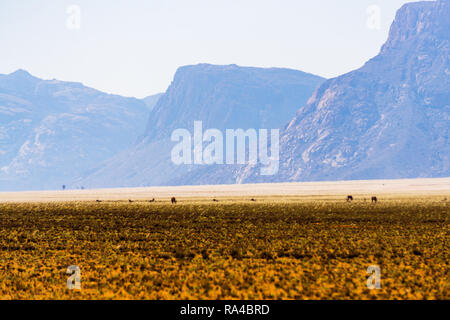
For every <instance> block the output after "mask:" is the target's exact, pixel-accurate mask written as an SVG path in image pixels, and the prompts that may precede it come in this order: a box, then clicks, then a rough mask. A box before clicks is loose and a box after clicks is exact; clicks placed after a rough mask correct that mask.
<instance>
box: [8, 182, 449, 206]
mask: <svg viewBox="0 0 450 320" xmlns="http://www.w3.org/2000/svg"><path fill="white" fill-rule="evenodd" d="M345 195H353V196H363V197H369V196H373V195H374V196H377V197H378V196H388V197H395V196H415V195H421V196H441V195H444V196H445V195H450V178H435V179H401V180H360V181H338V182H298V183H297V182H294V183H267V184H266V183H263V184H238V185H203V186H176V187H147V188H116V189H93V190H65V191H30V192H0V202H55V201H56V202H61V201H95V200H105V201H111V200H114V201H117V200H148V199H152V198H155V199H157V200H158V199H165V200H167V198H170V197H177V198H208V197H212V198H219V197H267V196H280V197H281V198H283V196H285V197H292V196H300V197H333V196H336V197H342V196H345Z"/></svg>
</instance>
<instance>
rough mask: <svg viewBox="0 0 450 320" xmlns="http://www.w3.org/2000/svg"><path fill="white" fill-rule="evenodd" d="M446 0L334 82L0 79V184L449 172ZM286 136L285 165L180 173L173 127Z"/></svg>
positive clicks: (213, 77) (232, 71)
mask: <svg viewBox="0 0 450 320" xmlns="http://www.w3.org/2000/svg"><path fill="white" fill-rule="evenodd" d="M449 18H450V2H449V1H448V0H440V1H435V2H415V3H408V4H406V5H404V6H403V7H402V8H401V9H400V10H399V11H398V12H397V15H396V18H395V21H394V23H393V24H392V26H391V30H390V33H389V38H388V40H387V41H386V43H385V44H384V45H383V47H382V48H381V50H380V53H379V54H378V55H377V56H375V57H374V58H373V59H371V60H369V61H368V62H367V63H366V64H365V65H364V66H363V67H361V68H360V69H358V70H355V71H352V72H350V73H347V74H344V75H342V76H339V77H337V78H334V79H329V80H325V79H323V78H320V77H318V76H315V75H311V74H307V73H304V72H301V71H295V70H289V69H277V68H272V69H262V68H250V67H238V66H236V65H228V66H214V65H208V64H199V65H194V66H185V67H181V68H179V69H178V71H177V72H176V74H175V77H174V79H173V81H172V83H171V84H170V86H169V88H168V90H167V91H166V92H165V93H164V94H162V95H156V96H151V97H148V98H145V99H142V100H138V99H134V98H124V97H120V96H115V95H108V94H105V93H102V92H99V91H96V90H94V89H90V88H87V87H84V86H83V85H81V84H78V83H69V82H61V81H56V80H54V81H44V80H40V79H37V78H34V77H32V76H31V75H29V74H28V73H27V72H25V71H22V70H19V71H17V72H15V73H13V74H10V75H0V190H23V189H54V188H60V186H61V185H62V184H67V185H68V187H69V188H78V187H81V186H84V187H86V188H96V187H137V186H153V185H187V184H221V183H247V182H248V183H250V182H280V181H314V180H316V181H317V180H346V179H392V178H415V177H448V176H450V167H449V155H450V144H449V120H450V116H449V111H450V106H449V101H450V93H449V88H450V85H449V75H450V65H449V54H450V50H449V46H450V42H449V40H450V39H449V35H450V33H449V30H450V19H449ZM197 120H199V121H202V122H203V127H204V129H209V128H215V129H219V130H220V131H222V132H224V131H225V129H237V128H242V129H249V128H254V129H259V128H264V129H272V128H280V129H281V131H280V162H279V171H278V173H277V174H275V175H273V176H261V175H260V164H258V163H256V164H244V165H195V164H191V165H175V164H174V163H173V162H172V161H171V158H170V157H171V150H172V148H173V146H174V145H175V144H176V143H175V142H173V141H171V139H170V136H171V134H172V132H173V131H174V130H176V129H179V128H185V129H187V130H189V132H193V124H194V121H197Z"/></svg>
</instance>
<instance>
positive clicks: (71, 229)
mask: <svg viewBox="0 0 450 320" xmlns="http://www.w3.org/2000/svg"><path fill="white" fill-rule="evenodd" d="M344 191H345V190H344ZM0 198H1V197H0ZM143 198H144V197H142V198H141V200H137V201H133V202H131V203H130V202H129V201H128V200H126V199H123V200H104V201H102V202H96V201H95V200H89V199H84V200H85V201H71V202H68V201H52V202H46V201H41V202H23V201H22V202H3V203H0V250H1V255H0V298H1V299H449V298H450V294H449V268H448V266H449V223H450V210H449V202H448V201H446V200H445V198H449V193H448V192H444V193H442V194H433V195H430V194H426V195H411V194H404V195H401V194H399V193H395V194H394V195H387V194H385V195H381V196H378V200H379V201H378V203H377V204H372V203H371V202H370V198H369V197H368V196H367V195H360V196H355V200H354V201H353V202H350V203H348V202H346V201H345V197H343V196H342V195H334V196H332V195H317V196H306V195H305V196H293V195H277V196H254V200H255V201H250V198H249V197H247V196H245V197H234V196H233V197H231V196H228V197H227V196H222V197H218V198H217V199H218V202H213V201H212V198H211V197H203V198H202V197H200V198H192V197H181V198H177V200H178V202H177V204H171V203H170V198H168V197H164V198H157V199H156V202H152V203H151V202H148V201H144V199H143ZM150 199H151V197H150ZM88 200H89V201H88ZM70 265H77V266H79V267H80V269H81V290H69V289H68V288H67V285H66V281H67V278H68V277H69V275H68V274H66V270H67V267H68V266H70ZM370 265H378V266H379V267H380V269H381V289H375V290H369V289H368V288H367V286H366V281H367V278H368V277H369V275H368V274H367V268H368V267H369V266H370Z"/></svg>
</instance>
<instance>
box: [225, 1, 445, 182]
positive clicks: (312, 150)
mask: <svg viewBox="0 0 450 320" xmlns="http://www.w3.org/2000/svg"><path fill="white" fill-rule="evenodd" d="M449 30H450V2H449V1H438V2H418V3H410V4H406V5H404V6H403V7H402V8H401V9H400V10H399V11H398V13H397V16H396V18H395V21H394V23H393V25H392V27H391V30H390V34H389V39H388V40H387V42H386V44H385V45H384V46H383V47H382V49H381V51H380V53H379V55H377V56H376V57H375V58H373V59H371V60H370V61H368V62H367V63H366V64H365V65H364V66H363V67H362V68H360V69H358V70H356V71H353V72H350V73H348V74H345V75H343V76H340V77H338V78H335V79H331V80H328V81H326V82H325V83H324V84H323V85H322V86H320V88H319V89H318V90H317V91H316V92H315V93H314V95H313V96H312V97H311V98H310V99H309V101H308V103H307V104H306V105H305V106H303V107H302V108H300V110H299V111H298V113H297V115H296V116H295V118H294V119H293V120H292V121H291V122H290V123H289V124H288V125H287V127H286V129H285V130H284V132H283V133H282V135H281V138H280V140H281V141H280V144H281V146H280V149H281V156H280V171H279V174H278V175H276V176H273V177H270V178H264V179H263V177H258V170H255V168H248V167H247V168H246V170H245V171H244V172H234V175H235V177H236V179H237V180H238V181H241V182H250V181H252V182H254V181H308V180H342V179H374V178H413V177H444V176H450V167H449V163H450V162H449V155H450V149H449V148H450V145H449V120H450V118H449V111H450V106H449V101H450V93H449V88H450V85H449V75H450V64H449V54H450V50H449V48H450V43H449V36H450V32H449Z"/></svg>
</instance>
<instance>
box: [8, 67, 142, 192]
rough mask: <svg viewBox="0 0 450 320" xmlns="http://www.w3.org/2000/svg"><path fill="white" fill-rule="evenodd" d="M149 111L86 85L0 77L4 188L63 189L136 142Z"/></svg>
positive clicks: (24, 74)
mask: <svg viewBox="0 0 450 320" xmlns="http://www.w3.org/2000/svg"><path fill="white" fill-rule="evenodd" d="M148 110H149V107H148V106H146V104H145V103H144V102H142V101H140V100H137V99H134V98H123V97H120V96H115V95H109V94H105V93H102V92H100V91H97V90H94V89H91V88H87V87H85V86H83V85H82V84H80V83H72V82H62V81H57V80H51V81H45V80H41V79H38V78H35V77H33V76H31V75H30V74H29V73H27V72H26V71H23V70H18V71H16V72H14V73H12V74H9V75H0V190H25V189H55V188H61V185H62V184H67V183H69V182H71V181H73V179H75V177H76V176H78V175H80V174H81V173H82V172H84V171H86V170H88V169H89V168H91V167H93V166H95V165H97V164H98V163H99V162H101V161H104V160H105V159H107V158H109V157H111V156H113V155H114V154H116V153H117V152H119V151H121V150H123V149H124V148H125V147H128V146H129V145H130V144H132V143H134V142H135V141H136V139H137V137H138V134H139V132H142V131H143V130H144V128H145V122H146V120H145V119H147V115H148Z"/></svg>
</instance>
